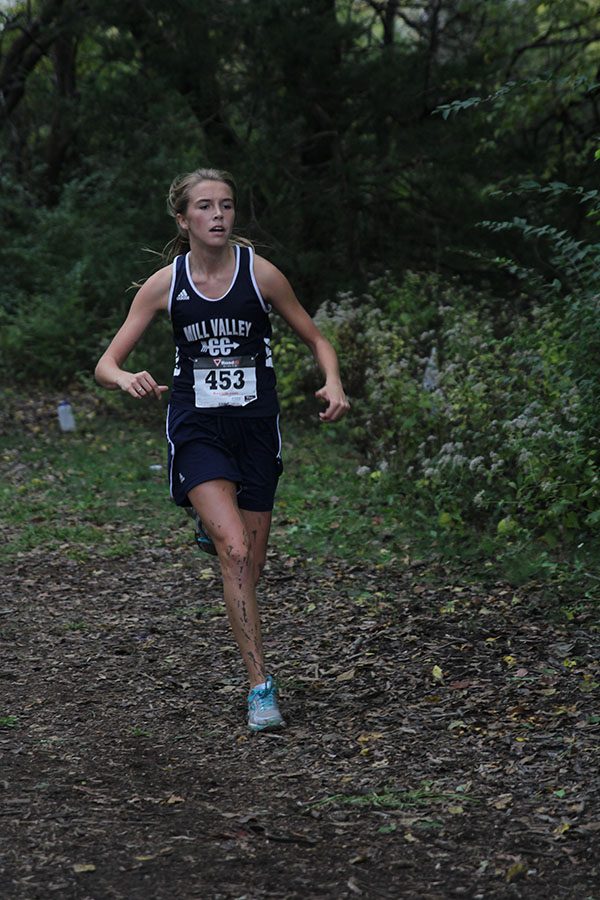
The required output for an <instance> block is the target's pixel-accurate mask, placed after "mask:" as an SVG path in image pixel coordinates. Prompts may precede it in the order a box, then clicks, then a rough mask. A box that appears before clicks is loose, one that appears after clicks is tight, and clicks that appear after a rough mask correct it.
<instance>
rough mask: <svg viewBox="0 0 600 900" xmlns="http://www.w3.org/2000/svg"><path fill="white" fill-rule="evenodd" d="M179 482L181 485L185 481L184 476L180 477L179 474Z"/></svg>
mask: <svg viewBox="0 0 600 900" xmlns="http://www.w3.org/2000/svg"><path fill="white" fill-rule="evenodd" d="M179 481H180V482H181V484H183V482H184V481H185V475H182V474H181V472H180V473H179Z"/></svg>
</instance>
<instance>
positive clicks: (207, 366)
mask: <svg viewBox="0 0 600 900" xmlns="http://www.w3.org/2000/svg"><path fill="white" fill-rule="evenodd" d="M194 394H195V396H196V406H197V407H198V408H199V409H207V408H208V409H210V408H216V407H219V406H246V405H247V404H248V403H252V401H253V400H256V397H257V392H256V357H254V356H215V357H210V358H202V359H195V360H194Z"/></svg>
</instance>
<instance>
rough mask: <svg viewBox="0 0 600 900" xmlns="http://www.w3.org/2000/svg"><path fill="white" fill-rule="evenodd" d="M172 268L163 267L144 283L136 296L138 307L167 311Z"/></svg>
mask: <svg viewBox="0 0 600 900" xmlns="http://www.w3.org/2000/svg"><path fill="white" fill-rule="evenodd" d="M171 278H172V267H171V266H170V265H169V266H163V267H162V268H161V269H158V271H156V272H154V273H153V274H152V275H150V276H149V278H147V279H146V281H144V283H143V284H142V285H141V287H140V289H139V290H138V292H137V294H136V300H137V302H138V303H139V304H140V305H143V306H149V307H151V308H153V309H167V307H168V305H169V290H170V288H171Z"/></svg>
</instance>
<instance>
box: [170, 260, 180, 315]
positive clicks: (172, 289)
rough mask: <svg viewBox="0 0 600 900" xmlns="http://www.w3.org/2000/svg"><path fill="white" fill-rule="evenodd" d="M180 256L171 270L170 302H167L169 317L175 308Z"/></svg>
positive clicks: (174, 261)
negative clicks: (174, 296)
mask: <svg viewBox="0 0 600 900" xmlns="http://www.w3.org/2000/svg"><path fill="white" fill-rule="evenodd" d="M178 259H179V256H176V257H175V259H174V260H173V262H172V266H173V271H172V272H171V285H170V287H169V302H168V303H167V313H168V315H169V318H171V310H172V309H173V294H174V293H175V279H176V278H177V260H178Z"/></svg>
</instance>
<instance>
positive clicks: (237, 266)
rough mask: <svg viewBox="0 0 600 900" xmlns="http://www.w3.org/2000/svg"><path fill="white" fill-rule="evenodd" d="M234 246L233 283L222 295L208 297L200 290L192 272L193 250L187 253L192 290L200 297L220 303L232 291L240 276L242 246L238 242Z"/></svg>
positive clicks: (187, 266) (186, 258)
mask: <svg viewBox="0 0 600 900" xmlns="http://www.w3.org/2000/svg"><path fill="white" fill-rule="evenodd" d="M233 248H234V250H235V271H234V273H233V278H232V279H231V284H230V285H229V287H228V288H227V290H226V291H225V293H224V294H223V295H222V296H221V297H207V296H206V294H203V293H202V291H199V290H198V288H197V287H196V285H195V284H194V279H193V278H192V273H191V272H190V256H191V251H190V252H189V253H187V254H186V257H185V273H186V275H187V277H188V281H189V283H190V285H191V288H192V290H193V291H194V293H195V294H198V296H199V297H202V299H203V300H208V302H209V303H218V302H219V301H220V300H224V299H225V297H226V296H227V294H228V293H229V292H230V290H231V289H232V287H233V286H234V284H235V280H236V278H237V277H238V273H239V271H240V248H239V245H238V244H234V245H233Z"/></svg>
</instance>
